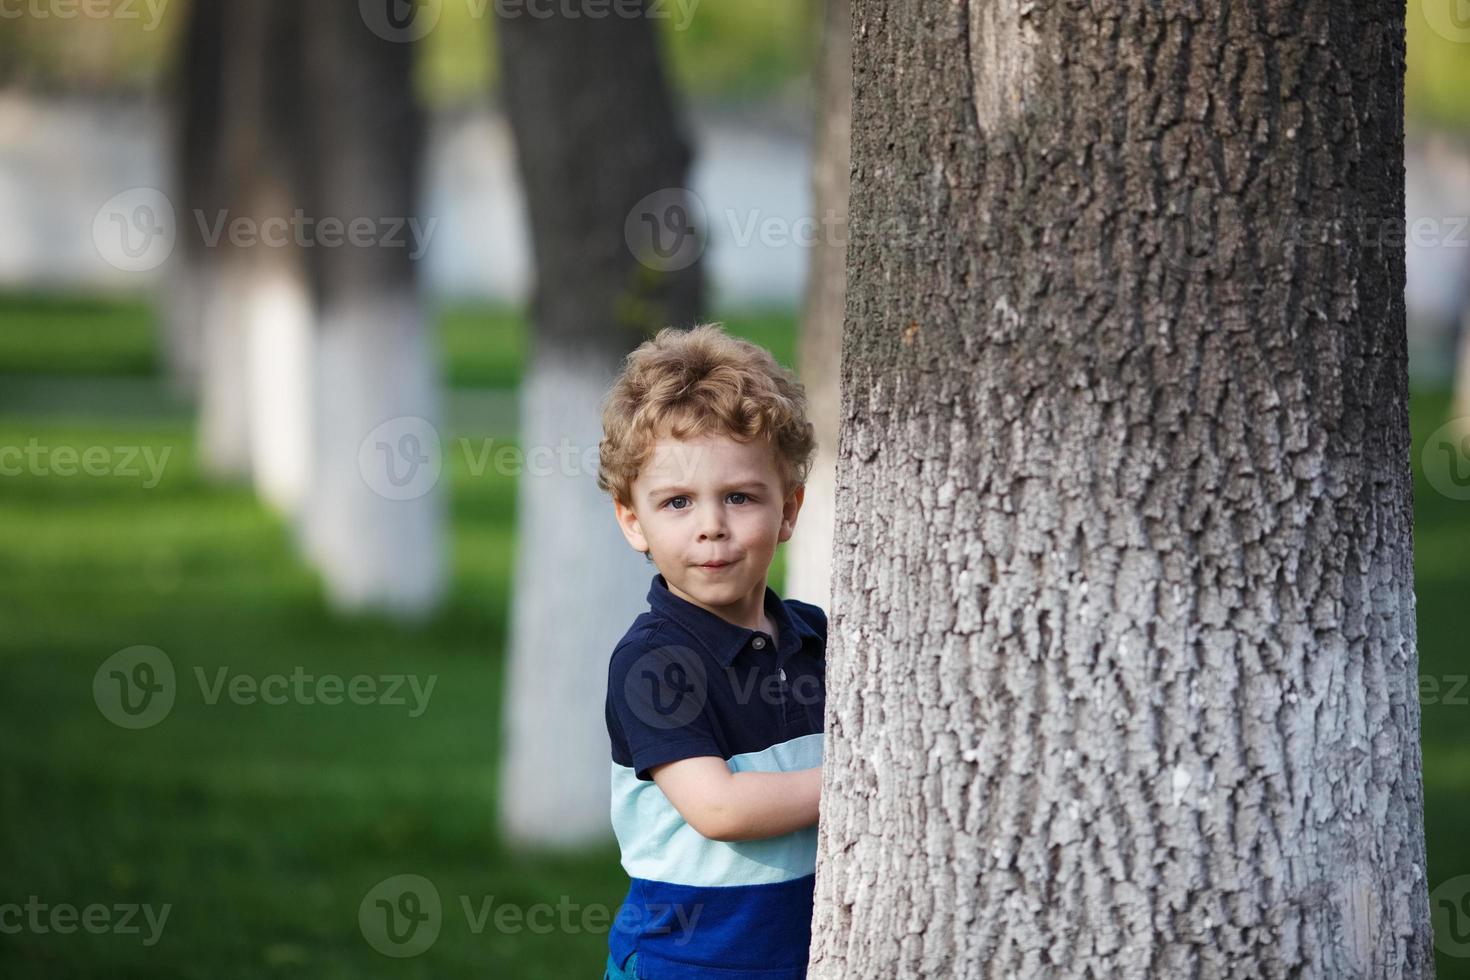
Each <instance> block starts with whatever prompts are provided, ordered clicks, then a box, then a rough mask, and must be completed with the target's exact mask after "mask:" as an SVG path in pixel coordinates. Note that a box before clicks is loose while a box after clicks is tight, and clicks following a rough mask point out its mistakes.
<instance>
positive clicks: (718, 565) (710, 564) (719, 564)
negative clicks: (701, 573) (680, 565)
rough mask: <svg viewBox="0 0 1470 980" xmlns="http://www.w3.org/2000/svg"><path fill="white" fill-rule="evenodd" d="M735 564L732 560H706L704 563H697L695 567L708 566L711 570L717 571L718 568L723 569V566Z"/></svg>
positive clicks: (727, 566)
mask: <svg viewBox="0 0 1470 980" xmlns="http://www.w3.org/2000/svg"><path fill="white" fill-rule="evenodd" d="M733 564H735V563H734V562H732V561H710V562H705V563H704V564H703V565H696V566H695V567H696V568H708V569H710V570H711V571H715V570H718V569H721V568H729V567H730V566H731V565H733Z"/></svg>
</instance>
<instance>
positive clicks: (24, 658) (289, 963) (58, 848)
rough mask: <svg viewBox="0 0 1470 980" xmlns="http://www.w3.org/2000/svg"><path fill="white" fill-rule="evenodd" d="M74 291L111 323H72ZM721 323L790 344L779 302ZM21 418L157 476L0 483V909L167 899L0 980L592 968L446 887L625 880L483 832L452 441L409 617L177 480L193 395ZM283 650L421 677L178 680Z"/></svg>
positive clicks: (494, 670)
mask: <svg viewBox="0 0 1470 980" xmlns="http://www.w3.org/2000/svg"><path fill="white" fill-rule="evenodd" d="M13 302H15V301H14V300H11V301H0V311H3V310H5V309H7V308H13V307H8V306H7V303H13ZM25 302H26V303H29V304H30V305H29V306H25V308H26V309H30V310H32V311H34V310H37V309H40V310H41V313H34V312H33V313H32V314H28V315H30V316H32V317H41V318H42V319H41V320H35V319H31V320H26V321H14V322H25V323H28V324H32V325H34V324H35V323H38V322H40V323H43V324H44V326H45V329H43V330H40V331H30V330H10V329H8V330H7V331H6V333H5V340H4V345H3V347H0V350H3V351H4V353H3V354H0V371H5V372H10V375H11V378H12V379H14V378H17V377H21V376H22V375H21V373H20V372H21V371H22V370H26V371H39V372H41V373H42V374H44V375H48V376H52V377H54V376H55V375H57V374H62V373H65V370H66V369H67V368H71V369H72V372H71V373H72V374H73V377H72V378H71V384H72V385H73V386H75V383H76V382H77V380H78V379H79V378H81V377H82V376H81V375H79V374H77V372H78V371H80V370H81V367H80V366H78V365H75V364H73V363H72V362H71V361H70V360H69V358H70V357H72V356H73V353H72V352H74V351H76V350H77V349H78V345H77V344H76V343H75V341H74V338H75V337H77V336H82V335H83V334H85V333H87V332H90V333H91V335H92V336H94V337H96V338H97V339H98V340H99V343H98V345H97V346H95V347H94V348H92V349H91V350H89V351H88V352H87V353H86V355H85V357H87V358H90V360H89V361H87V363H88V364H90V365H91V366H90V368H89V370H100V369H103V368H109V369H115V370H119V371H134V372H138V371H144V370H151V369H145V368H144V367H143V365H147V364H151V363H152V355H151V351H150V347H149V343H148V340H147V336H148V334H147V331H146V329H144V330H140V329H139V327H138V323H139V320H140V318H141V319H142V321H143V322H144V325H145V326H146V315H145V314H143V313H140V312H139V311H138V310H136V309H135V310H133V311H132V312H130V313H129V312H127V311H126V308H122V309H112V308H111V307H102V306H91V305H88V304H85V303H75V304H72V305H70V306H66V305H65V304H62V305H61V306H60V307H58V306H56V305H54V304H53V305H52V306H50V307H47V306H45V304H39V305H38V304H36V303H34V302H32V301H29V300H27V301H25ZM58 310H60V312H58ZM68 311H70V312H68ZM94 313H95V314H96V316H97V317H99V318H100V319H102V320H103V321H105V322H112V323H114V324H117V325H118V326H117V327H116V329H117V331H118V333H117V335H116V336H109V335H108V334H107V333H106V331H105V330H103V329H102V328H100V327H96V326H93V325H89V324H86V323H82V322H80V321H82V320H85V319H87V318H88V317H90V316H92V315H93V314H94ZM442 323H443V330H444V331H445V334H444V336H445V339H446V343H447V345H448V348H449V353H448V355H447V364H448V368H449V371H448V373H449V374H450V376H451V377H454V378H455V379H457V380H459V381H461V382H468V381H475V382H481V383H489V382H505V383H514V382H515V381H516V379H517V378H518V376H519V370H520V366H521V364H522V362H523V358H524V353H523V351H524V329H523V327H522V326H521V325H520V320H519V318H518V317H516V316H515V315H513V314H511V313H508V312H506V311H503V310H502V311H494V310H467V311H458V312H451V313H447V314H446V315H445V316H444V317H443V318H442ZM731 323H732V328H734V329H737V331H738V332H742V333H745V334H747V335H749V336H752V337H754V338H755V339H757V340H760V341H762V342H764V343H768V344H770V345H772V346H773V347H775V348H776V350H777V353H778V356H779V357H781V358H782V359H783V360H786V361H787V362H788V363H789V362H790V359H791V357H792V355H793V352H794V346H793V336H792V328H791V318H790V316H789V315H786V314H781V313H776V312H772V313H765V314H746V315H743V316H740V317H734V318H732V320H731ZM69 331H70V332H69ZM20 335H27V336H20ZM146 377H147V376H146V374H145V375H142V378H143V380H146ZM99 382H100V379H99ZM44 383H45V382H44V380H37V381H35V384H36V386H37V388H38V390H39V389H40V388H42V387H44ZM153 383H154V384H160V382H158V381H157V379H154V381H153ZM1411 409H1412V424H1413V430H1414V436H1415V453H1414V456H1413V461H1414V466H1415V471H1416V497H1415V522H1416V523H1415V547H1416V556H1417V569H1416V588H1417V591H1418V597H1419V606H1418V612H1419V620H1418V627H1419V653H1420V662H1421V674H1422V675H1424V676H1426V677H1435V678H1440V679H1443V680H1442V683H1443V684H1444V685H1446V687H1445V689H1446V691H1447V690H1448V685H1450V684H1453V683H1455V681H1454V678H1458V677H1464V676H1465V675H1466V673H1467V669H1466V667H1465V666H1464V657H1463V650H1464V642H1465V640H1464V637H1465V635H1466V628H1465V622H1464V620H1463V619H1462V618H1461V615H1462V609H1463V607H1464V595H1465V585H1466V582H1467V580H1470V558H1467V556H1470V504H1465V503H1463V502H1457V501H1453V500H1449V499H1447V498H1446V497H1444V496H1442V495H1440V494H1438V493H1436V492H1435V491H1434V490H1433V489H1432V488H1431V487H1430V486H1429V484H1428V483H1427V482H1426V481H1425V480H1424V479H1423V476H1422V474H1421V473H1420V472H1419V448H1420V447H1421V446H1422V445H1423V442H1424V440H1425V439H1426V438H1427V436H1428V434H1429V433H1430V432H1432V431H1433V430H1434V429H1436V428H1437V427H1438V426H1439V424H1440V423H1441V422H1442V421H1443V419H1444V418H1445V416H1446V414H1447V412H1448V399H1447V398H1446V397H1445V396H1443V395H1416V397H1415V398H1414V400H1413V402H1412V406H1411ZM459 435H466V436H469V437H470V438H472V439H477V438H479V437H481V436H494V437H496V438H497V439H501V438H504V436H505V435H506V433H504V432H489V431H476V430H467V431H462V432H456V433H454V434H453V435H452V436H451V438H453V437H455V436H459ZM33 438H34V439H36V440H37V441H38V442H39V443H41V444H44V445H47V446H63V445H64V446H73V447H76V448H77V449H79V450H82V449H85V448H87V447H90V446H98V447H104V448H105V449H107V450H108V451H113V450H114V449H115V447H120V446H122V447H128V446H137V447H148V448H150V449H151V450H152V452H153V454H154V458H155V459H160V458H162V454H163V452H164V451H165V450H167V451H168V453H169V455H168V457H167V464H166V466H165V468H164V473H163V477H162V480H161V481H160V482H159V483H158V485H157V486H156V487H152V488H145V487H144V486H143V485H142V484H143V477H142V476H141V475H140V476H139V477H136V478H130V477H127V476H109V477H97V476H85V475H76V476H70V477H67V476H58V475H54V474H48V475H39V474H32V475H24V476H16V477H4V478H0V528H3V529H4V533H3V534H0V596H3V601H0V903H5V902H11V901H19V902H21V903H24V902H25V901H26V900H27V898H28V897H29V896H30V895H35V896H37V898H38V899H39V900H40V901H43V902H48V903H53V904H54V903H71V904H74V905H76V906H86V905H88V904H91V903H103V904H107V905H112V904H115V903H129V902H131V903H140V904H142V903H147V904H151V905H153V906H155V907H157V906H161V905H162V904H164V903H168V904H169V905H171V911H170V916H169V919H168V922H167V925H166V927H165V929H164V932H163V938H162V941H161V942H159V943H158V945H156V946H153V947H145V946H143V945H142V942H141V939H142V937H141V936H124V935H117V934H103V935H89V934H87V933H85V932H81V931H79V932H76V933H73V934H67V935H59V934H55V933H46V934H36V933H33V932H29V931H27V932H23V933H21V934H20V935H4V936H0V976H4V977H7V978H9V977H17V978H27V977H51V976H88V975H106V976H113V977H149V978H157V977H200V978H206V977H208V978H214V977H222V976H229V977H254V976H262V977H263V976H266V975H270V976H287V977H292V976H297V977H303V978H308V977H309V978H336V977H342V978H347V977H359V976H403V977H444V976H505V977H515V978H517V980H521V978H543V977H544V978H556V980H562V978H569V977H576V976H595V975H596V972H595V971H596V970H597V969H599V968H600V965H601V963H602V961H603V957H604V952H603V951H604V949H605V945H606V938H607V937H606V930H605V927H604V928H603V929H595V928H594V929H586V930H580V931H571V932H567V931H563V930H557V931H556V932H554V933H552V934H548V935H539V934H536V933H533V932H530V931H529V930H526V931H522V932H519V933H516V934H505V933H500V932H496V931H495V930H494V928H493V926H492V927H491V928H489V929H488V930H486V931H485V932H483V933H481V934H479V935H477V934H475V933H474V932H473V931H472V930H471V927H470V925H469V923H468V922H467V921H466V919H465V916H464V914H463V912H462V910H461V907H460V898H461V896H466V897H468V899H469V901H470V902H471V904H473V905H479V904H480V903H481V902H482V901H483V900H484V899H485V898H486V897H488V896H494V899H495V902H496V904H497V905H499V904H502V903H511V904H515V905H519V906H522V907H525V906H528V905H531V904H534V903H538V902H544V903H546V904H547V905H548V906H552V907H555V906H557V905H558V903H561V904H567V903H572V904H575V905H577V906H580V907H581V908H583V909H588V908H595V907H601V908H604V909H607V910H608V911H609V912H611V911H612V910H615V909H616V907H617V904H618V902H619V901H620V900H621V898H622V894H623V890H624V888H625V887H626V879H625V878H624V876H623V874H622V870H621V868H620V867H619V865H618V861H617V854H616V852H615V850H614V849H613V848H611V847H608V848H602V849H599V850H597V851H595V852H593V853H588V854H581V855H561V856H555V855H531V854H523V853H518V852H516V851H515V850H514V849H512V848H508V847H507V846H506V845H505V844H504V843H503V842H502V841H500V840H499V838H498V837H497V834H496V832H495V816H494V815H495V811H496V806H495V793H496V789H495V787H496V773H497V759H498V756H499V726H500V693H501V689H502V676H503V661H504V645H503V644H504V635H505V625H506V613H507V603H508V598H509V587H510V570H511V561H512V557H511V556H512V548H513V539H512V535H513V526H514V524H513V522H514V510H515V502H514V493H515V486H514V481H513V478H510V477H506V476H500V475H497V474H496V473H495V472H494V468H493V467H492V468H489V469H487V470H486V471H484V473H483V474H482V475H479V476H474V475H471V473H470V472H469V471H468V466H467V460H466V459H465V457H464V455H463V454H460V453H452V454H447V458H448V459H449V461H450V466H451V470H450V479H451V486H452V491H453V495H452V496H453V508H452V521H453V535H452V542H453V549H454V553H453V568H454V585H453V590H452V594H451V598H450V601H449V603H448V605H447V607H446V608H445V609H444V610H443V612H442V613H440V614H439V615H438V616H436V617H435V618H434V619H433V620H431V621H430V622H428V623H426V624H425V625H423V626H422V627H421V628H418V629H405V628H400V627H396V626H394V625H392V624H390V623H388V622H385V621H382V620H378V619H375V618H371V617H358V618H350V619H341V618H336V617H333V616H330V615H328V614H327V613H326V612H325V610H324V604H323V600H322V594H321V589H320V586H319V583H318V582H317V581H316V579H315V578H314V577H313V576H312V575H311V574H310V573H308V572H307V571H305V570H304V568H303V566H302V565H301V563H300V562H298V561H297V559H296V556H295V555H294V554H293V552H292V547H291V544H290V536H289V534H288V533H287V529H286V528H284V527H283V526H282V525H281V523H280V522H279V521H278V520H276V519H275V518H273V517H272V516H271V515H270V514H269V513H267V512H266V511H264V510H263V509H262V508H261V507H260V506H259V505H258V504H257V503H256V502H255V501H254V500H253V498H252V497H251V495H250V494H249V493H247V492H246V491H244V490H241V489H232V488H228V487H220V486H217V485H213V484H209V483H206V482H204V481H203V480H201V479H200V478H199V477H198V476H197V471H196V467H195V465H194V456H193V452H194V450H193V438H192V434H191V430H190V427H189V425H188V420H187V417H179V418H174V419H172V420H170V419H168V418H164V419H161V420H160V419H156V418H154V419H151V420H150V417H149V416H147V415H139V416H137V417H132V416H124V417H104V416H103V415H101V414H99V407H98V406H97V405H95V404H87V403H78V404H77V405H74V406H71V407H68V406H61V408H60V409H58V410H56V411H51V412H47V413H45V414H37V413H33V412H29V411H25V410H23V407H17V406H16V405H14V404H8V403H6V402H3V401H0V445H25V444H26V443H27V442H28V441H29V440H30V439H33ZM778 562H779V559H778ZM779 569H780V565H779V564H778V568H777V570H776V574H775V575H774V576H773V577H774V578H775V580H777V581H779ZM138 644H147V645H151V646H155V647H158V648H160V649H162V650H163V651H165V652H166V653H167V655H168V656H169V657H170V659H171V660H172V663H173V665H174V668H175V670H176V672H177V678H178V697H177V700H176V702H175V704H174V707H173V709H172V711H171V713H170V714H169V716H168V717H167V718H166V719H165V720H164V721H163V722H161V723H160V724H158V725H157V726H156V727H153V728H148V729H144V730H140V731H129V730H125V729H122V728H119V727H117V726H115V725H113V724H111V723H109V722H108V721H107V720H106V719H105V718H104V717H103V715H102V714H101V713H100V712H99V710H98V708H97V706H96V704H95V703H94V700H93V696H92V684H93V679H94V674H95V673H96V671H97V669H98V667H99V665H100V664H101V663H102V661H103V660H104V659H105V658H106V657H107V656H109V655H110V654H112V653H113V652H114V651H117V650H121V649H123V648H125V647H130V646H134V645H138ZM298 666H299V667H300V668H301V669H302V670H303V671H305V672H308V673H311V674H314V675H322V674H336V675H340V676H343V677H352V676H354V675H358V674H366V675H372V676H376V675H382V674H397V673H412V674H415V675H418V676H419V677H421V678H427V677H428V676H430V675H432V676H433V677H435V678H436V679H437V680H436V685H435V688H434V692H433V695H432V698H431V700H430V703H429V708H428V710H427V711H425V712H424V714H423V715H422V716H421V717H417V718H411V717H409V716H408V709H407V707H397V706H386V705H348V704H344V705H336V706H328V705H320V704H317V705H302V704H296V705H291V706H286V705H282V706H270V705H263V704H255V705H238V704H234V703H232V702H230V701H229V700H228V699H221V700H219V701H218V702H217V703H214V704H210V703H208V701H207V699H206V697H205V694H204V693H203V692H202V691H201V690H200V687H199V685H198V683H197V680H196V675H195V671H196V669H198V670H202V671H203V672H204V673H205V675H206V677H209V678H212V677H213V676H214V674H215V671H217V670H218V669H219V668H220V667H228V668H230V669H231V670H232V671H237V672H238V671H247V672H249V673H250V674H252V675H254V676H263V675H268V674H271V673H281V674H288V675H289V674H290V673H291V672H292V671H293V670H294V669H295V668H297V667H298ZM1465 699H1470V687H1467V688H1466V689H1464V690H1461V692H1460V698H1459V699H1456V700H1447V699H1445V698H1440V699H1437V700H1435V701H1434V703H1426V704H1425V705H1424V707H1423V746H1424V782H1425V792H1426V810H1427V813H1426V823H1427V830H1428V841H1429V845H1428V846H1429V866H1428V879H1429V882H1430V884H1431V886H1433V885H1437V884H1438V883H1440V882H1441V881H1444V880H1446V879H1448V878H1451V877H1454V876H1456V875H1458V874H1464V873H1466V872H1467V871H1470V839H1467V838H1466V837H1465V835H1464V833H1463V822H1464V818H1463V814H1464V813H1465V812H1467V810H1470V752H1467V750H1466V748H1465V746H1466V744H1467V739H1466V734H1467V731H1470V704H1467V703H1466V700H1465ZM406 873H407V874H418V875H422V876H424V877H427V878H429V879H430V880H431V881H432V882H434V884H435V885H436V887H437V889H438V891H439V893H440V895H441V898H442V899H443V902H444V925H443V930H442V932H441V934H440V937H439V939H438V941H437V942H436V943H435V944H434V946H433V947H432V948H431V949H430V950H429V951H428V952H426V953H424V954H423V955H421V956H419V957H416V958H413V959H407V960H390V959H388V958H385V957H383V956H381V955H380V954H378V953H377V952H375V951H374V950H373V949H371V948H370V947H369V946H368V944H367V942H366V941H365V940H364V938H363V936H362V934H361V933H360V931H359V929H358V925H357V911H358V906H359V904H360V903H361V901H362V900H363V897H364V896H365V895H366V894H367V892H368V891H369V890H370V889H371V888H372V887H373V886H374V885H375V884H376V883H378V882H380V881H382V880H383V879H385V878H388V877H390V876H393V875H398V874H406ZM1439 975H1440V976H1441V977H1470V960H1467V959H1451V958H1447V957H1443V956H1441V958H1440V965H1439Z"/></svg>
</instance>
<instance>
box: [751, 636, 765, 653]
mask: <svg viewBox="0 0 1470 980" xmlns="http://www.w3.org/2000/svg"><path fill="white" fill-rule="evenodd" d="M750 645H751V646H753V647H755V648H756V649H757V650H764V649H765V648H766V638H765V637H764V636H757V637H756V638H755V639H753V640H751V641H750Z"/></svg>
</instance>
